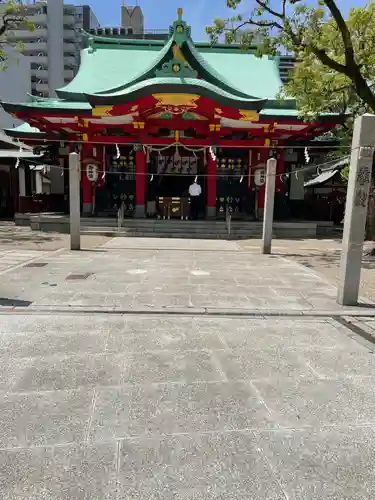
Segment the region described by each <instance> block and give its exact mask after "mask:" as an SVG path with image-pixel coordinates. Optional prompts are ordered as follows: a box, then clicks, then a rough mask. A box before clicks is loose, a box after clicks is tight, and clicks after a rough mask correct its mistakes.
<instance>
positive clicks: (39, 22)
mask: <svg viewBox="0 0 375 500" xmlns="http://www.w3.org/2000/svg"><path fill="white" fill-rule="evenodd" d="M6 9H7V4H1V5H0V16H1V15H3V14H4V12H5V11H6ZM24 9H25V11H26V14H27V19H28V20H29V21H30V22H32V23H33V25H34V26H35V29H34V30H33V31H31V30H30V29H28V28H26V27H22V26H21V27H17V28H15V29H13V30H12V31H10V32H9V33H8V36H7V41H8V42H9V44H10V45H12V44H15V42H16V41H19V42H21V43H22V44H23V54H24V55H25V56H26V57H28V58H29V60H30V63H31V93H32V94H34V95H37V96H40V97H48V96H53V95H55V94H54V91H55V89H56V88H59V87H61V86H64V85H65V84H67V83H69V82H70V81H71V80H72V79H73V78H74V76H75V75H76V73H77V71H78V67H79V64H80V50H81V48H82V33H81V30H82V29H83V30H85V31H89V30H90V29H91V28H95V27H97V26H99V22H98V20H97V18H96V17H95V14H94V13H93V12H92V10H91V8H90V6H88V5H81V6H75V5H69V4H64V1H63V0H54V1H50V2H33V3H28V4H25V5H24Z"/></svg>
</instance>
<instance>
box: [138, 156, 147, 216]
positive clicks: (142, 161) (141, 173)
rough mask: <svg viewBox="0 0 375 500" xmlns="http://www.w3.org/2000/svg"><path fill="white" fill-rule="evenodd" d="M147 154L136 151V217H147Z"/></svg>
mask: <svg viewBox="0 0 375 500" xmlns="http://www.w3.org/2000/svg"><path fill="white" fill-rule="evenodd" d="M146 172H147V170H146V154H145V152H144V151H137V152H136V153H135V205H136V206H135V217H137V218H143V217H145V198H146Z"/></svg>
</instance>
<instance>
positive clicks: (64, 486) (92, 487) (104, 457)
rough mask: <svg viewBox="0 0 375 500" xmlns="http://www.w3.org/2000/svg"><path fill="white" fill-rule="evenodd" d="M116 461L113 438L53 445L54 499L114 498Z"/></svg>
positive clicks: (115, 493)
mask: <svg viewBox="0 0 375 500" xmlns="http://www.w3.org/2000/svg"><path fill="white" fill-rule="evenodd" d="M116 464H117V442H116V441H112V442H110V443H102V444H95V445H87V446H78V445H71V446H59V447H56V448H55V452H54V466H55V467H54V478H53V481H52V487H51V491H52V493H53V499H54V500H55V499H56V500H72V499H74V500H99V499H100V500H113V499H116V495H117V482H116Z"/></svg>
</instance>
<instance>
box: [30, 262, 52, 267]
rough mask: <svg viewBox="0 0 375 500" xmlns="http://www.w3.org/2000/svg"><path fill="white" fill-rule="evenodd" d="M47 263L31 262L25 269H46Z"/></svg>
mask: <svg viewBox="0 0 375 500" xmlns="http://www.w3.org/2000/svg"><path fill="white" fill-rule="evenodd" d="M46 265H47V262H30V264H25V265H24V267H45V266H46Z"/></svg>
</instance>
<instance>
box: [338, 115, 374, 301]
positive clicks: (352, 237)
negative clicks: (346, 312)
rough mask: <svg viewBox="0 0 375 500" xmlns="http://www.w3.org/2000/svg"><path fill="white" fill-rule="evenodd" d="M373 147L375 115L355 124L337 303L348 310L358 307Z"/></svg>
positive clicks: (363, 118)
mask: <svg viewBox="0 0 375 500" xmlns="http://www.w3.org/2000/svg"><path fill="white" fill-rule="evenodd" d="M374 146H375V115H370V114H365V115H362V116H359V117H358V118H356V120H355V122H354V130H353V140H352V150H351V157H350V168H349V180H348V189H347V195H346V205H345V220H344V234H343V241H342V250H341V263H340V281H339V287H338V292H337V302H338V303H339V304H342V305H345V306H354V305H356V304H357V303H358V294H359V284H360V278H361V266H362V254H363V243H364V239H365V229H366V216H367V207H368V199H369V192H370V186H371V173H372V162H373V155H374Z"/></svg>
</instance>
